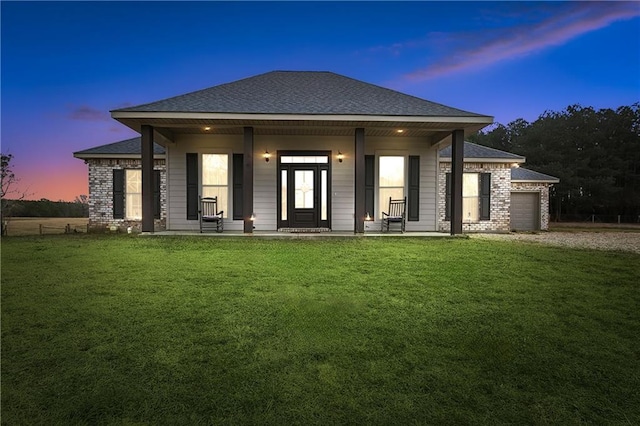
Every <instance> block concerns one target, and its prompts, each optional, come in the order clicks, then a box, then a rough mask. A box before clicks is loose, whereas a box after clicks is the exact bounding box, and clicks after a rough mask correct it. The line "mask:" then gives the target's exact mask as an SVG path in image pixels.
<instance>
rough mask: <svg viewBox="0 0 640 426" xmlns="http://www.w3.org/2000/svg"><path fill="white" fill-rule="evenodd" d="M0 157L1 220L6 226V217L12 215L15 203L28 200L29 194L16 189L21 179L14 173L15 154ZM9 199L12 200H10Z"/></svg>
mask: <svg viewBox="0 0 640 426" xmlns="http://www.w3.org/2000/svg"><path fill="white" fill-rule="evenodd" d="M0 156H1V159H0V161H1V170H0V173H1V174H0V190H1V191H2V193H0V201H1V205H0V208H1V209H2V210H1V211H0V220H1V221H2V224H3V226H4V217H6V216H10V215H11V208H12V205H13V201H15V200H23V199H24V198H26V196H27V193H26V192H22V191H20V190H18V189H17V188H16V184H17V183H18V182H19V179H18V178H17V177H16V175H15V173H14V172H13V167H12V165H11V160H12V159H13V154H0ZM8 197H9V198H11V199H8Z"/></svg>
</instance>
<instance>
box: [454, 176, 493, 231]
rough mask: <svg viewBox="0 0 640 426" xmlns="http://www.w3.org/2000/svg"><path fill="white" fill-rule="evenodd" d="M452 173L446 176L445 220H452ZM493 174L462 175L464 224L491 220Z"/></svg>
mask: <svg viewBox="0 0 640 426" xmlns="http://www.w3.org/2000/svg"><path fill="white" fill-rule="evenodd" d="M451 189H452V188H451V173H447V174H446V188H445V192H446V194H445V195H446V209H445V220H451ZM490 200H491V173H463V174H462V222H464V223H471V222H478V221H481V220H489V219H491V217H490V213H491V203H490Z"/></svg>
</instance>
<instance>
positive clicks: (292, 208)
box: [278, 154, 330, 228]
mask: <svg viewBox="0 0 640 426" xmlns="http://www.w3.org/2000/svg"><path fill="white" fill-rule="evenodd" d="M329 158H330V156H329V155H308V154H306V155H281V156H280V161H279V173H278V179H279V182H278V184H279V187H280V189H279V191H278V192H279V194H278V228H329V211H330V208H329V203H330V191H329V182H330V180H329Z"/></svg>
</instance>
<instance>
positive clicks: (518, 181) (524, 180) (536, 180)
mask: <svg viewBox="0 0 640 426" xmlns="http://www.w3.org/2000/svg"><path fill="white" fill-rule="evenodd" d="M511 182H512V183H560V179H511Z"/></svg>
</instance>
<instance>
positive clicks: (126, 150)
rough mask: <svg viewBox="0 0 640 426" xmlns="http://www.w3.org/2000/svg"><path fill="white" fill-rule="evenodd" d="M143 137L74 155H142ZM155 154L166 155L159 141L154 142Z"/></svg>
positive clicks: (74, 154)
mask: <svg viewBox="0 0 640 426" xmlns="http://www.w3.org/2000/svg"><path fill="white" fill-rule="evenodd" d="M141 147H142V145H141V138H140V137H137V138H131V139H126V140H123V141H120V142H114V143H110V144H107V145H100V146H96V147H93V148H89V149H85V150H84V151H78V152H74V153H73V156H74V157H81V158H91V156H92V155H98V156H100V157H104V156H105V155H113V156H115V157H117V156H119V155H122V156H127V155H141ZM153 153H154V155H164V153H165V151H164V148H163V147H161V146H160V145H158V144H157V143H154V144H153Z"/></svg>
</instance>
